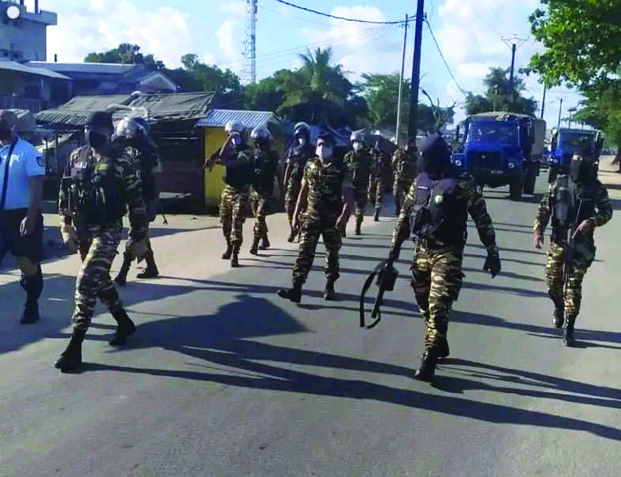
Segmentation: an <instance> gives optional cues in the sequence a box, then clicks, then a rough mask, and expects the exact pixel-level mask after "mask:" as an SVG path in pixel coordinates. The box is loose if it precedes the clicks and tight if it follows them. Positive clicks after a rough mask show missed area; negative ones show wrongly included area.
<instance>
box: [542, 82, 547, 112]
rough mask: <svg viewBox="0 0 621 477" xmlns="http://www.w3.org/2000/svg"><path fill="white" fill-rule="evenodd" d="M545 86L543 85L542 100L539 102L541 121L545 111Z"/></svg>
mask: <svg viewBox="0 0 621 477" xmlns="http://www.w3.org/2000/svg"><path fill="white" fill-rule="evenodd" d="M546 90H547V88H546V85H545V84H544V85H543V99H542V100H541V119H543V112H544V111H545V110H546Z"/></svg>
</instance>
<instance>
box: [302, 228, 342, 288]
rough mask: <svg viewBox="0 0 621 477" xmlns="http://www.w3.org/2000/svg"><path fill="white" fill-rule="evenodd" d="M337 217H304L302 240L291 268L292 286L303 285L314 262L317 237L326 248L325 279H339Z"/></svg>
mask: <svg viewBox="0 0 621 477" xmlns="http://www.w3.org/2000/svg"><path fill="white" fill-rule="evenodd" d="M336 221H337V217H331V218H328V219H325V218H318V217H308V216H307V217H304V220H303V223H302V232H301V233H302V240H301V243H300V252H299V254H298V259H297V260H296V262H295V266H294V267H293V284H294V285H303V284H304V283H305V282H306V279H307V278H308V273H309V272H310V269H311V267H312V266H313V261H314V260H315V250H316V248H317V243H318V242H319V237H320V236H322V237H323V244H324V246H325V247H326V252H327V253H326V278H327V279H328V280H331V281H336V280H338V278H339V250H340V249H341V245H342V237H341V232H340V230H338V229H337V228H336Z"/></svg>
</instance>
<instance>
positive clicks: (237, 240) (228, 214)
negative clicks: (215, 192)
mask: <svg viewBox="0 0 621 477" xmlns="http://www.w3.org/2000/svg"><path fill="white" fill-rule="evenodd" d="M247 203H248V189H246V188H237V187H232V186H230V185H227V186H226V187H225V188H224V190H223V191H222V196H221V198H220V223H221V224H222V233H223V234H224V238H225V239H226V241H227V243H231V244H232V245H233V246H234V247H241V244H242V241H243V235H242V233H243V227H244V222H245V220H246V219H245V217H244V212H245V209H246V204H247Z"/></svg>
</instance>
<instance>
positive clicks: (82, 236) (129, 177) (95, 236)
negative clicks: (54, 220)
mask: <svg viewBox="0 0 621 477" xmlns="http://www.w3.org/2000/svg"><path fill="white" fill-rule="evenodd" d="M113 131H114V128H113V125H112V116H111V115H110V113H107V112H96V113H93V114H91V116H90V117H89V118H88V121H87V123H86V129H85V132H86V137H87V140H88V144H89V145H88V146H84V147H81V148H78V149H76V150H75V151H74V152H73V153H72V154H71V157H70V159H69V162H68V163H67V168H66V170H65V174H64V177H63V180H62V184H61V189H60V194H59V205H58V209H59V211H60V213H61V218H62V225H61V234H62V238H63V242H64V243H65V244H66V246H67V247H68V248H69V250H70V251H72V252H74V253H75V252H78V251H79V253H80V257H81V259H82V267H81V268H80V272H79V274H78V278H77V283H76V293H75V303H76V308H75V312H74V314H73V334H72V336H71V340H70V342H69V345H68V346H67V348H66V349H65V351H64V352H63V353H62V354H61V355H60V358H59V359H58V361H57V362H56V367H57V368H59V369H60V370H62V371H72V370H75V369H76V368H78V367H79V366H80V364H81V363H82V342H83V341H84V335H85V334H86V331H87V329H88V327H89V325H90V322H91V319H92V317H93V314H94V311H95V304H96V301H97V299H98V298H99V300H101V301H102V302H103V303H104V305H106V307H107V308H108V310H110V312H111V313H112V316H113V317H114V319H115V320H116V321H117V329H116V332H115V334H114V337H113V338H112V340H111V341H110V344H111V345H122V344H124V343H125V340H126V339H127V337H128V336H130V335H132V334H133V333H134V331H135V326H134V323H133V322H132V320H131V319H130V318H129V317H128V316H127V313H126V312H125V310H124V309H123V306H122V304H121V300H120V299H119V295H118V293H117V291H116V289H115V288H114V284H113V283H112V280H111V278H110V266H111V265H112V261H113V260H114V257H115V256H116V254H117V248H118V246H119V242H120V241H121V230H122V228H123V224H122V218H123V215H125V212H126V209H127V208H129V221H130V225H131V230H130V232H129V236H130V238H131V239H132V240H133V243H134V246H133V250H132V253H133V255H134V256H136V257H141V256H144V255H145V254H146V252H147V245H146V236H147V225H148V220H147V211H146V207H145V203H144V200H143V197H142V189H141V182H140V178H139V173H138V172H137V170H136V164H137V162H136V155H137V154H138V153H137V151H135V150H133V149H131V148H127V149H122V148H115V147H114V145H113V144H112V142H111V137H112V132H113Z"/></svg>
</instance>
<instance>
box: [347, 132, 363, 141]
mask: <svg viewBox="0 0 621 477" xmlns="http://www.w3.org/2000/svg"><path fill="white" fill-rule="evenodd" d="M349 140H350V141H351V142H361V143H365V142H366V137H365V135H364V133H363V132H362V131H354V132H353V133H351V136H350V137H349Z"/></svg>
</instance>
